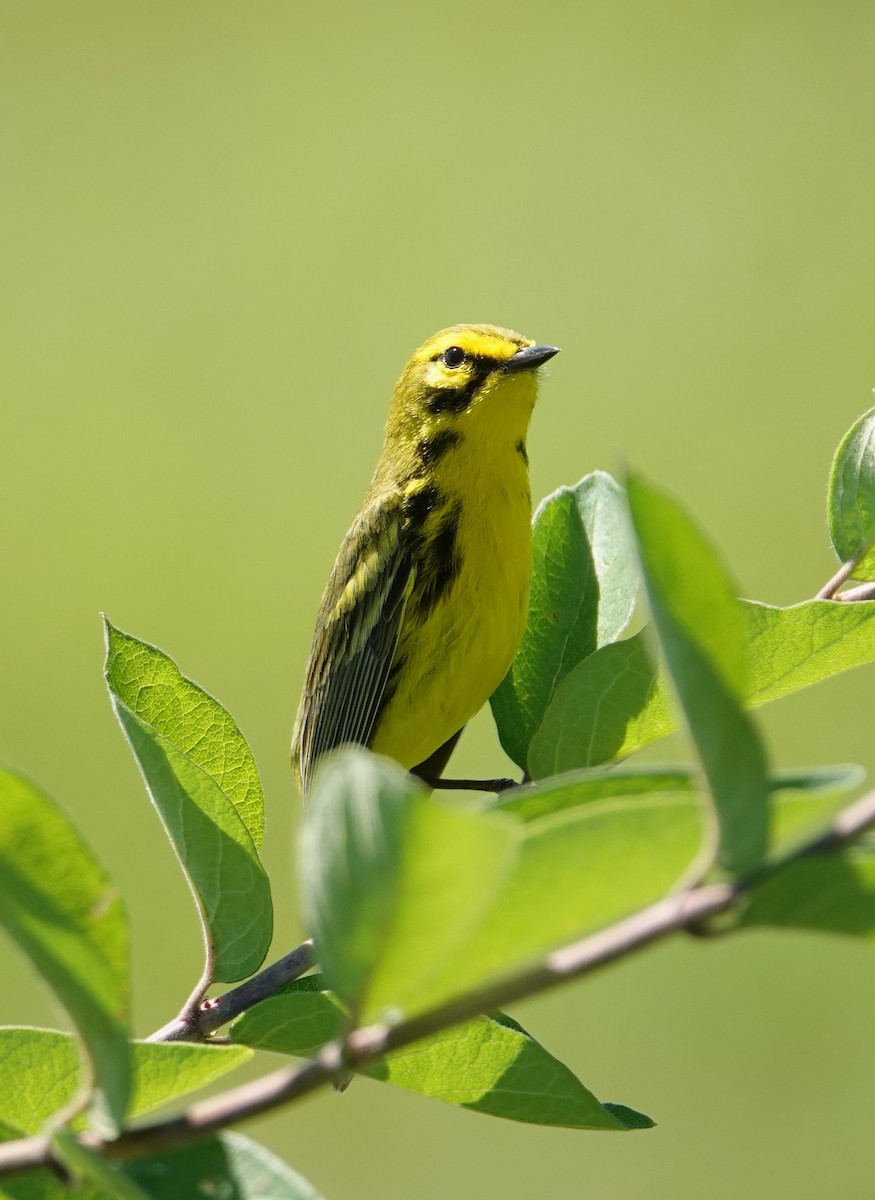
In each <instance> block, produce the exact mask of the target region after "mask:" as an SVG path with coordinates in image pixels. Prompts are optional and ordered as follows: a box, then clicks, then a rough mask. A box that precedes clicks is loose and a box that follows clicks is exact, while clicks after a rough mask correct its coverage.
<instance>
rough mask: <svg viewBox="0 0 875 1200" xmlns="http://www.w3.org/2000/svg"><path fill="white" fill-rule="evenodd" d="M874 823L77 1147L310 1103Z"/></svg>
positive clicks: (125, 1153)
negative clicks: (356, 1071)
mask: <svg viewBox="0 0 875 1200" xmlns="http://www.w3.org/2000/svg"><path fill="white" fill-rule="evenodd" d="M872 825H875V791H872V792H868V793H867V794H866V795H865V796H862V797H861V798H860V799H859V800H856V801H855V802H854V803H853V804H851V805H849V806H848V807H847V808H845V809H842V811H841V812H839V813H838V815H837V816H836V817H835V819H834V820H833V823H832V825H831V826H830V828H829V829H828V830H827V832H826V833H825V834H822V835H821V836H820V837H818V838H816V839H815V840H813V841H811V842H809V843H807V844H806V845H804V846H802V847H800V848H799V850H797V851H796V852H795V853H794V854H793V855H791V856H790V857H789V858H787V859H784V860H782V861H781V862H777V863H771V864H766V865H765V866H764V867H762V868H760V869H759V870H758V871H757V872H756V873H755V874H754V875H752V876H751V877H750V878H748V879H744V880H739V881H737V882H735V883H714V884H702V885H700V886H698V887H694V888H691V889H690V890H688V891H686V892H681V893H679V894H678V895H674V896H668V897H666V898H665V899H663V900H659V901H657V903H655V904H652V905H650V906H649V907H648V908H645V909H642V910H641V911H640V912H637V913H635V914H634V915H633V916H631V917H627V918H626V919H625V920H623V921H618V922H617V923H616V924H615V925H611V926H610V927H609V928H607V929H603V930H600V931H599V932H598V933H594V934H590V935H589V936H587V937H584V938H581V939H580V940H579V941H577V942H573V943H571V945H569V946H565V947H563V948H562V949H560V950H556V951H554V952H553V953H551V954H548V955H547V956H546V957H545V958H544V959H543V960H542V961H541V962H540V963H537V964H535V965H534V966H533V967H529V968H526V969H524V970H522V971H520V972H519V973H518V974H517V975H515V976H512V977H510V978H509V979H505V980H502V981H499V982H497V983H491V984H488V985H486V986H485V987H482V988H479V989H477V990H476V991H472V992H469V993H467V994H466V995H463V996H459V997H456V998H454V999H452V1000H449V1001H447V1002H446V1003H444V1004H441V1005H438V1006H437V1007H436V1008H433V1009H431V1010H430V1011H429V1012H425V1013H421V1014H420V1015H419V1016H416V1017H412V1018H410V1019H409V1020H406V1021H401V1022H399V1023H398V1024H397V1025H388V1024H385V1023H380V1024H377V1025H372V1026H369V1027H367V1028H363V1029H354V1030H352V1031H351V1032H350V1033H349V1034H347V1036H346V1037H345V1038H342V1039H339V1040H337V1041H334V1042H329V1043H328V1044H327V1045H326V1046H324V1047H323V1048H322V1049H321V1050H320V1051H319V1053H318V1054H316V1055H315V1056H314V1057H313V1058H312V1059H311V1060H310V1061H309V1062H307V1063H305V1064H304V1065H303V1066H300V1067H288V1068H284V1069H282V1070H279V1071H274V1072H272V1073H271V1074H270V1075H265V1076H263V1077H262V1078H261V1079H257V1080H255V1081H253V1082H252V1083H247V1084H243V1085H242V1086H241V1087H237V1088H232V1089H230V1090H229V1091H227V1092H224V1093H222V1094H221V1095H218V1096H213V1097H210V1098H209V1099H206V1100H201V1101H198V1102H197V1103H196V1104H193V1105H192V1106H191V1107H190V1108H189V1109H188V1111H187V1112H185V1113H183V1114H182V1115H181V1116H179V1117H172V1118H170V1119H169V1120H164V1121H158V1122H155V1123H153V1124H150V1125H142V1126H140V1127H139V1128H136V1129H132V1130H129V1131H128V1132H126V1133H123V1134H122V1135H121V1136H120V1137H119V1138H118V1139H117V1140H116V1141H114V1142H104V1141H102V1140H101V1139H99V1138H97V1137H96V1136H95V1135H94V1134H83V1135H82V1136H81V1139H80V1140H81V1141H82V1144H83V1145H86V1146H88V1147H89V1148H91V1149H92V1150H95V1151H98V1152H99V1153H101V1154H103V1155H104V1156H105V1157H107V1158H111V1159H128V1158H136V1157H139V1156H141V1155H144V1154H154V1153H156V1152H157V1151H159V1150H162V1149H164V1148H166V1147H168V1146H174V1145H180V1144H183V1143H186V1142H191V1141H196V1140H197V1139H199V1138H202V1137H204V1136H205V1135H206V1134H208V1133H211V1132H213V1131H215V1130H218V1129H223V1128H225V1127H226V1126H228V1125H233V1124H237V1123H239V1122H240V1121H244V1120H248V1119H249V1118H251V1117H255V1116H257V1115H259V1114H260V1113H263V1112H267V1111H269V1110H271V1109H274V1108H277V1107H278V1106H279V1105H281V1104H287V1103H289V1102H290V1101H292V1100H296V1099H298V1098H300V1097H301V1096H305V1095H308V1094H309V1093H310V1092H313V1091H315V1090H316V1089H317V1088H320V1087H324V1086H326V1085H327V1084H329V1083H331V1082H333V1081H334V1080H336V1079H337V1078H338V1077H340V1076H343V1075H344V1074H345V1073H346V1072H347V1071H348V1070H350V1069H351V1068H355V1067H360V1066H363V1065H365V1064H366V1063H370V1062H373V1061H374V1059H377V1058H381V1057H382V1056H383V1055H385V1054H387V1053H389V1052H390V1051H392V1050H397V1049H399V1048H400V1047H402V1046H407V1045H410V1044H411V1043H412V1042H416V1041H419V1040H420V1039H421V1038H424V1037H427V1036H429V1035H430V1034H433V1033H437V1032H438V1031H440V1030H442V1029H447V1028H450V1027H451V1026H453V1025H458V1024H459V1023H461V1022H463V1021H467V1020H471V1019H473V1018H474V1017H476V1016H478V1015H479V1014H480V1013H483V1012H490V1011H492V1010H493V1009H495V1008H501V1007H503V1006H505V1005H507V1004H510V1003H513V1002H514V1001H516V1000H522V999H525V998H526V997H528V996H533V995H536V994H537V993H538V992H542V991H545V990H547V989H548V988H552V987H555V986H556V985H557V984H560V983H564V982H566V981H567V980H569V979H574V978H576V977H577V976H580V975H584V974H589V973H591V972H593V971H596V970H598V969H599V968H601V967H604V966H606V965H607V964H608V963H611V962H613V961H615V960H616V959H618V958H622V957H624V956H625V955H627V954H630V953H632V952H633V951H635V950H638V949H640V948H641V947H642V946H647V945H651V944H653V943H654V942H657V941H660V940H661V939H662V938H665V937H668V936H670V935H671V934H675V933H678V932H680V931H682V930H685V929H695V928H697V927H701V925H702V922H703V921H706V920H708V919H709V918H711V917H714V916H717V915H718V914H719V913H721V912H725V911H726V910H727V909H728V908H731V907H732V906H733V905H734V904H735V903H736V902H737V901H738V899H739V898H740V897H741V896H743V895H744V894H745V893H746V892H747V891H749V889H750V888H751V887H752V886H753V884H754V883H756V882H759V881H760V880H761V879H763V878H764V877H766V876H768V875H774V874H777V873H779V872H780V871H781V870H782V869H783V868H784V867H785V866H786V865H787V863H788V862H792V861H794V860H796V859H798V858H800V857H803V856H805V855H811V854H821V853H823V852H825V851H831V850H835V849H838V848H840V847H841V846H844V845H846V844H847V843H849V842H851V841H852V840H853V839H854V838H856V837H858V836H859V835H860V834H861V833H863V832H864V831H865V830H866V829H868V828H869V827H870V826H872ZM300 949H303V948H302V947H299V950H300ZM293 953H294V952H293ZM281 961H282V960H281ZM244 986H245V985H244ZM51 1162H52V1159H51V1148H50V1146H49V1144H48V1142H47V1141H46V1140H45V1139H44V1138H25V1139H21V1140H19V1141H15V1142H7V1143H6V1144H5V1145H0V1176H2V1175H8V1174H12V1173H14V1172H18V1171H21V1170H26V1169H32V1168H34V1167H39V1166H48V1165H51Z"/></svg>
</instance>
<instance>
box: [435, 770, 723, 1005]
mask: <svg viewBox="0 0 875 1200" xmlns="http://www.w3.org/2000/svg"><path fill="white" fill-rule="evenodd" d="M705 829H706V827H705V812H704V808H703V805H702V803H701V801H700V800H699V798H698V797H695V796H691V795H689V793H686V794H684V793H681V794H678V793H673V792H662V793H658V794H656V795H650V794H645V795H637V796H636V795H626V796H618V797H614V798H611V799H607V800H595V801H592V802H591V803H589V804H586V805H584V806H583V807H582V808H577V809H571V810H569V811H567V812H559V813H556V814H554V815H552V816H548V817H542V818H540V819H538V820H533V821H530V822H529V823H527V824H526V825H524V826H523V839H522V842H521V845H520V852H519V858H518V861H517V863H516V864H515V866H514V868H513V870H512V871H511V872H510V873H509V874H508V876H507V879H506V880H505V883H504V886H503V887H502V888H501V890H500V891H499V892H498V894H497V895H496V896H495V898H494V900H493V903H492V904H491V905H490V907H489V909H488V911H487V912H486V913H485V915H484V917H483V919H482V920H481V921H480V922H479V924H478V925H477V927H476V928H475V929H474V930H473V932H472V934H471V936H470V937H469V938H468V939H467V941H466V942H464V943H463V944H462V945H461V946H459V948H458V949H457V951H456V953H455V955H454V956H453V959H452V961H450V962H447V963H446V964H445V966H444V969H443V971H442V972H441V973H440V975H437V976H435V977H434V978H433V979H431V980H430V981H429V989H428V994H427V995H424V996H423V997H422V998H421V1000H420V1001H419V1002H418V1004H419V1006H420V1007H425V1006H428V1007H431V1006H432V1005H434V1004H437V1003H439V1002H440V1001H442V1000H444V999H448V998H450V997H452V996H456V995H460V994H461V993H462V992H467V991H470V990H472V989H473V988H476V987H479V986H481V985H483V984H485V983H487V982H489V981H491V980H494V979H497V978H504V977H507V976H509V975H512V974H513V973H514V972H515V971H518V970H519V969H521V968H523V967H524V966H526V965H528V964H530V963H532V962H534V961H537V960H538V959H540V958H542V957H543V956H544V955H545V954H548V953H549V952H550V951H552V950H555V949H556V948H558V947H559V946H563V945H566V944H567V943H569V942H571V941H575V940H577V939H578V938H581V937H584V936H586V935H587V934H590V933H594V932H596V931H597V930H599V929H603V928H605V927H606V926H608V925H611V924H613V923H614V922H615V921H618V920H621V919H622V918H623V917H626V916H629V915H630V914H631V913H633V912H635V911H637V910H638V909H640V908H643V907H645V906H646V905H648V904H652V903H655V902H656V901H657V900H659V899H661V898H662V897H663V896H665V895H666V894H667V893H668V892H670V891H671V890H672V889H674V888H676V887H678V886H680V885H681V883H682V882H683V881H684V880H685V879H688V878H689V877H690V874H691V871H692V870H693V868H694V867H695V865H696V863H697V862H698V861H699V860H700V858H701V852H702V848H703V844H704V839H705Z"/></svg>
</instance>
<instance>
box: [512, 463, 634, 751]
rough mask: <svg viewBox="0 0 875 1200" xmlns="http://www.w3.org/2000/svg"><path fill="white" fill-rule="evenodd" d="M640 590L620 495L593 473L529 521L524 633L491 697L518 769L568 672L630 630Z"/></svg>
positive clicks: (615, 487) (551, 500)
mask: <svg viewBox="0 0 875 1200" xmlns="http://www.w3.org/2000/svg"><path fill="white" fill-rule="evenodd" d="M637 588H638V581H637V571H636V567H635V561H634V555H633V553H632V549H631V545H630V541H629V530H628V518H627V514H626V508H625V504H624V501H623V490H622V488H621V487H620V486H619V484H617V483H616V482H615V481H614V480H613V479H612V478H611V477H610V475H606V474H605V473H604V472H602V471H596V472H594V473H593V474H591V475H587V476H586V477H585V478H584V479H582V480H581V481H580V483H578V484H577V485H576V486H575V487H573V488H570V487H562V488H560V489H559V490H558V491H556V492H554V493H553V494H552V495H551V496H548V497H547V498H546V500H544V501H543V502H542V504H541V505H540V506H539V508H538V511H537V512H536V514H535V520H534V531H533V535H532V587H531V593H530V596H529V614H528V620H527V624H526V630H525V633H524V634H523V638H522V641H521V643H520V646H519V648H518V650H517V653H516V656H515V658H514V661H513V663H512V665H511V668H510V671H509V672H508V674H507V676H506V677H505V679H504V681H503V682H502V683H501V685H500V686H499V688H498V690H497V691H496V692H495V694H494V695H493V697H492V701H491V703H492V711H493V714H494V716H495V722H496V725H497V727H498V733H499V737H500V738H501V742H502V745H503V746H504V748H505V750H506V751H507V753H508V754H509V755H510V757H511V758H513V759H514V761H515V762H517V763H518V764H519V765H520V766H522V767H525V766H526V764H527V753H528V746H529V743H530V742H531V739H532V736H533V734H534V732H535V730H536V729H537V727H538V725H539V724H540V721H541V716H542V714H543V712H544V709H545V708H546V706H547V704H548V703H549V702H550V699H551V697H552V695H553V693H554V691H555V690H556V687H557V686H558V685H559V684H560V683H561V681H562V680H563V679H564V678H565V676H566V675H567V674H568V672H569V671H570V670H572V669H573V668H574V667H576V666H577V664H578V663H580V662H581V661H582V660H583V659H585V658H588V657H589V655H591V654H592V653H593V652H594V651H595V650H596V649H597V648H598V647H599V646H603V645H605V644H606V643H608V642H613V641H616V639H617V638H618V637H619V635H620V634H621V633H622V631H623V630H624V629H625V628H626V626H627V625H628V624H629V621H630V620H631V618H632V612H633V609H634V607H635V595H636V592H637Z"/></svg>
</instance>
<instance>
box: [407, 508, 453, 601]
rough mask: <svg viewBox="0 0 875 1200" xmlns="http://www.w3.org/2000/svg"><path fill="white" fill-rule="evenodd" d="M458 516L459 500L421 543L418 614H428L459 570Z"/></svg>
mask: <svg viewBox="0 0 875 1200" xmlns="http://www.w3.org/2000/svg"><path fill="white" fill-rule="evenodd" d="M461 515H462V504H461V501H460V502H459V503H457V504H454V505H453V507H452V508H451V509H450V510H449V511H448V512H446V513H445V514H444V515H443V516H442V517H441V519H440V524H439V525H438V528H437V530H436V532H435V534H434V536H433V537H432V538H431V539H430V540H429V541H428V543H427V544H426V545H424V546H423V564H422V567H421V568H420V570H419V572H418V575H419V588H418V595H417V601H418V607H419V614H420V616H421V617H426V616H428V614H429V613H430V612H431V611H432V609H433V608H434V606H435V605H436V604H438V603H439V601H441V600H443V599H445V598H446V596H447V595H449V592H450V589H451V588H452V586H453V584H454V583H455V581H456V579H457V578H458V576H459V572H460V571H461V569H462V556H461V554H460V552H459V520H460V518H461Z"/></svg>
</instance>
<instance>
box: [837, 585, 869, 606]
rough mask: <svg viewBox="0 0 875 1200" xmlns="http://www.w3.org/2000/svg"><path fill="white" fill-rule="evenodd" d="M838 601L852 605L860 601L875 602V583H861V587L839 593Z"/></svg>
mask: <svg viewBox="0 0 875 1200" xmlns="http://www.w3.org/2000/svg"><path fill="white" fill-rule="evenodd" d="M836 600H847V601H849V602H852V603H853V602H854V601H859V600H875V583H861V584H860V585H859V587H853V588H848V590H847V591H846V592H839V594H838V595H837V596H836Z"/></svg>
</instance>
